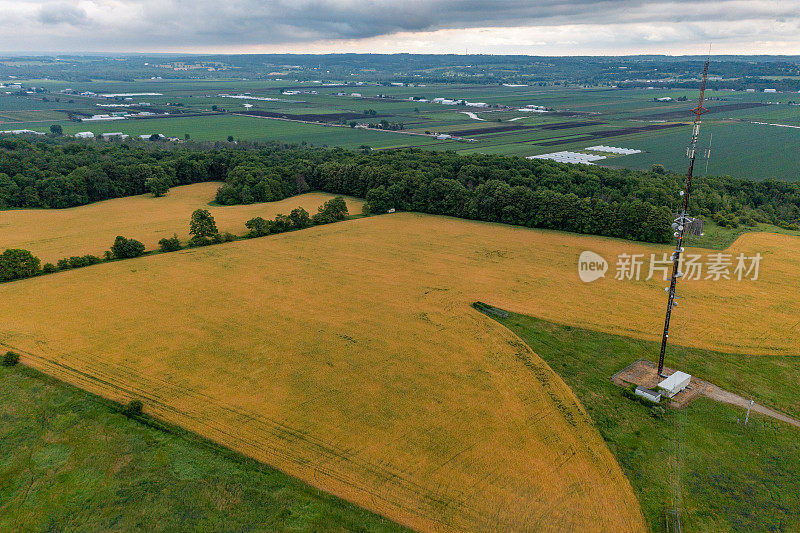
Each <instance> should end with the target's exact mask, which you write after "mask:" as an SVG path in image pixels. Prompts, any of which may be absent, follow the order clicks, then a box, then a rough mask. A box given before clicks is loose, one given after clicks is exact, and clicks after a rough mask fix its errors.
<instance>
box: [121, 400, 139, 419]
mask: <svg viewBox="0 0 800 533" xmlns="http://www.w3.org/2000/svg"><path fill="white" fill-rule="evenodd" d="M142 408H143V405H142V402H141V401H139V400H131V401H129V402H128V405H126V406H125V407H123V408H122V414H123V415H125V416H129V417H136V416H141V414H142Z"/></svg>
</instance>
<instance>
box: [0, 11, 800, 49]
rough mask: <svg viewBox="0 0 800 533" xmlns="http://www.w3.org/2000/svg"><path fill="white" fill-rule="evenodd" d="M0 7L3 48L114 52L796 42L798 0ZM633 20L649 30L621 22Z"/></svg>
mask: <svg viewBox="0 0 800 533" xmlns="http://www.w3.org/2000/svg"><path fill="white" fill-rule="evenodd" d="M0 10H3V11H4V12H5V13H7V14H8V15H9V17H10V18H7V19H6V20H10V19H16V20H22V24H21V25H20V24H16V25H15V26H13V27H11V26H10V23H9V25H8V27H7V26H6V25H5V24H4V23H3V22H2V21H0V49H2V48H5V46H4V45H6V42H4V38H3V34H4V33H5V34H7V33H8V32H9V31H11V32H12V35H13V33H14V31H15V30H16V31H18V32H19V35H21V36H24V38H23V40H24V39H27V38H30V39H31V41H32V42H31V43H24V42H23V43H20V42H19V39H11V38H8V41H7V42H8V43H9V44H11V43H15V44H13V46H16V47H19V48H20V49H29V50H33V49H36V46H35V44H36V41H37V40H38V42H40V43H43V44H42V45H41V46H44V45H45V44H46V45H48V46H50V47H51V49H52V47H53V46H57V47H63V48H64V49H70V48H74V47H75V46H78V45H80V46H82V47H85V46H86V44H85V43H87V38H86V37H87V36H86V35H85V32H84V30H85V28H79V27H81V26H87V25H89V24H91V29H92V32H91V41H90V46H92V48H91V49H94V50H112V51H113V50H136V49H142V47H146V49H149V50H153V49H157V48H161V49H163V50H176V49H181V48H182V47H183V48H193V49H196V48H200V47H202V48H205V49H213V47H215V46H221V47H225V46H227V47H237V46H238V47H246V46H261V45H275V44H283V43H286V44H297V45H302V44H304V43H314V42H317V41H320V40H330V41H337V40H339V41H347V40H363V39H370V38H381V37H384V36H391V35H394V34H397V33H400V32H412V33H419V34H420V35H423V36H424V35H426V34H429V32H434V31H437V30H448V29H453V30H464V29H470V28H486V27H494V28H509V29H513V28H520V27H535V28H544V29H551V28H552V29H557V28H563V27H568V26H569V27H576V26H577V27H580V26H586V27H592V28H594V29H593V30H592V31H596V29H597V26H598V25H607V26H608V32H616V33H615V35H614V36H612V37H608V36H606V37H607V38H612V39H616V40H617V41H618V42H620V43H621V42H624V41H626V40H633V39H635V38H642V39H645V38H646V39H647V40H650V41H658V42H665V43H668V42H670V41H671V40H672V41H676V40H677V39H683V38H686V37H687V36H694V37H695V38H699V39H702V38H706V37H714V38H715V39H723V40H724V39H731V40H737V41H746V40H748V39H750V40H752V41H768V40H775V39H777V40H782V41H787V42H788V41H792V42H798V46H800V37H798V36H797V34H796V30H797V21H798V20H800V0H780V1H776V0H696V1H692V2H687V1H684V0H657V1H646V0H600V1H593V0H267V1H264V0H260V1H259V0H225V1H222V2H220V1H219V0H193V1H192V2H191V3H187V2H185V1H179V0H70V1H64V2H61V3H58V4H52V3H48V2H42V1H41V0H13V1H12V0H0ZM704 21H707V22H708V24H703V22H704ZM637 25H638V27H639V28H640V29H641V27H642V26H643V25H650V29H649V30H647V31H646V32H645V31H644V30H641V31H639V32H638V33H637V31H627V28H635V27H637ZM23 29H24V32H23ZM503 31H504V30H502V29H501V30H497V31H495V32H494V36H496V37H502V34H503ZM573 31H578V32H580V30H573ZM608 32H606V33H608ZM642 35H646V37H642ZM576 40H580V41H581V42H584V41H586V39H585V38H582V39H576ZM532 41H537V39H532ZM6 46H7V45H6ZM665 51H666V50H665Z"/></svg>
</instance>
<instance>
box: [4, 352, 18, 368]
mask: <svg viewBox="0 0 800 533" xmlns="http://www.w3.org/2000/svg"><path fill="white" fill-rule="evenodd" d="M17 363H19V354H18V353H16V352H6V353H5V354H4V355H3V358H2V359H0V364H2V365H3V366H15V365H16V364H17Z"/></svg>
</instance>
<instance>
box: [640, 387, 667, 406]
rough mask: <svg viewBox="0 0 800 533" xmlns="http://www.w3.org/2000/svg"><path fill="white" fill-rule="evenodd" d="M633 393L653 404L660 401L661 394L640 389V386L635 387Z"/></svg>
mask: <svg viewBox="0 0 800 533" xmlns="http://www.w3.org/2000/svg"><path fill="white" fill-rule="evenodd" d="M634 392H635V393H636V395H637V396H641V397H642V398H647V399H648V400H650V401H651V402H653V403H659V402H660V401H661V393H660V392H656V391H654V390H650V389H646V388H644V387H642V386H641V385H639V386H638V387H636V390H635V391H634Z"/></svg>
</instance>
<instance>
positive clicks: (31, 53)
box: [0, 50, 800, 61]
mask: <svg viewBox="0 0 800 533" xmlns="http://www.w3.org/2000/svg"><path fill="white" fill-rule="evenodd" d="M370 55H374V56H401V55H410V56H455V57H543V58H566V57H576V58H578V57H588V58H598V57H609V58H611V57H674V58H698V59H705V58H707V57H708V58H710V59H711V60H712V61H713V60H714V59H719V58H735V57H754V58H759V57H761V58H763V57H774V58H782V57H786V58H800V52H798V53H796V54H711V55H707V54H700V53H697V54H667V53H662V54H655V53H642V54H523V53H516V54H515V53H481V52H475V53H473V52H470V53H466V54H465V53H457V52H440V53H436V52H131V51H127V52H126V51H122V52H104V51H80V52H56V51H47V50H23V51H7V50H0V56H2V57H58V56H65V57H71V56H77V57H80V56H97V57H103V56H108V57H122V56H198V57H202V56H229V57H237V56H370Z"/></svg>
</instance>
